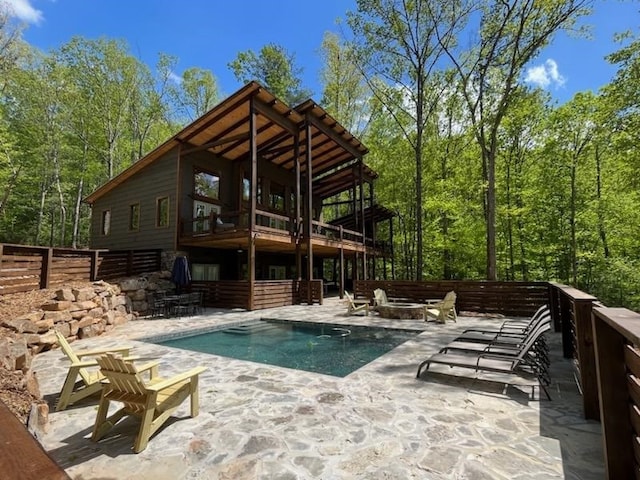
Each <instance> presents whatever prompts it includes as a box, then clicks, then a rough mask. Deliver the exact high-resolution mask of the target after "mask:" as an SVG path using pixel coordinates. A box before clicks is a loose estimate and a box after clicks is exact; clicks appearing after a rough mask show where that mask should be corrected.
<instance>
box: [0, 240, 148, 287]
mask: <svg viewBox="0 0 640 480" xmlns="http://www.w3.org/2000/svg"><path fill="white" fill-rule="evenodd" d="M158 270H160V250H128V251H106V250H88V249H74V248H50V247H39V246H31V245H15V244H7V243H0V295H3V294H9V293H17V292H28V291H31V290H38V289H40V288H49V287H57V286H60V285H64V284H65V283H69V282H73V281H81V280H86V281H93V280H108V279H113V278H117V277H126V276H130V275H138V274H141V273H148V272H155V271H158Z"/></svg>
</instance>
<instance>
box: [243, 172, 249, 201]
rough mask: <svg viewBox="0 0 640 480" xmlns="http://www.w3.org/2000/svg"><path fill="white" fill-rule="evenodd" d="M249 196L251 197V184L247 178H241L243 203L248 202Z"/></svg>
mask: <svg viewBox="0 0 640 480" xmlns="http://www.w3.org/2000/svg"><path fill="white" fill-rule="evenodd" d="M250 195H251V182H250V181H249V179H248V178H247V177H243V178H242V200H243V201H244V202H248V201H249V196H250Z"/></svg>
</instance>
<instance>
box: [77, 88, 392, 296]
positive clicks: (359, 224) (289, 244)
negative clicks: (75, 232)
mask: <svg viewBox="0 0 640 480" xmlns="http://www.w3.org/2000/svg"><path fill="white" fill-rule="evenodd" d="M366 153H367V148H366V147H365V146H364V145H363V144H362V143H361V142H360V141H359V140H358V139H357V138H355V137H354V136H353V135H351V134H350V133H349V132H348V131H347V130H346V129H345V128H344V127H342V126H341V125H340V124H339V123H338V122H336V121H335V120H334V119H333V118H332V117H331V116H330V115H328V114H327V112H325V111H324V110H323V109H322V107H320V106H319V105H317V104H316V103H315V102H313V101H312V100H308V101H306V102H304V103H302V104H300V105H298V106H297V107H295V108H291V107H289V106H287V105H285V104H284V103H282V102H281V101H280V100H278V99H277V98H275V97H274V96H273V95H272V94H271V93H270V92H269V91H268V90H267V89H265V88H264V87H262V86H261V85H260V84H258V83H256V82H251V83H249V84H247V85H245V86H244V87H243V88H241V89H240V90H238V91H237V92H236V93H234V94H233V95H231V96H230V97H228V98H227V99H225V100H224V101H223V102H221V103H220V104H219V105H217V106H216V107H214V108H213V109H212V110H210V111H209V112H208V113H206V114H205V115H203V116H202V117H200V118H198V119H197V120H196V121H194V122H193V123H191V124H190V125H188V126H187V127H185V128H184V129H183V130H182V131H180V132H179V133H177V134H176V135H175V136H173V137H172V138H171V139H169V140H167V141H166V142H165V143H163V144H162V145H160V146H159V147H157V148H156V149H155V150H153V151H152V152H150V153H149V154H147V155H146V156H145V157H143V158H141V159H140V160H139V161H138V162H136V163H135V164H133V165H132V166H131V167H129V168H128V169H127V170H125V171H123V172H122V173H121V174H119V175H118V176H116V177H114V178H113V179H112V180H110V181H109V182H107V183H106V184H104V185H102V186H101V187H100V188H98V189H97V190H96V191H95V192H93V193H92V194H91V195H89V196H88V197H87V198H86V199H85V201H86V202H88V203H89V204H90V205H91V207H92V221H91V247H92V248H107V249H112V250H122V249H127V250H136V249H149V248H157V249H161V250H162V251H163V252H164V254H165V258H166V260H167V265H168V268H169V269H170V268H171V265H170V264H171V262H172V261H173V258H175V257H176V256H178V255H181V256H186V257H187V258H188V260H189V266H190V268H191V274H192V279H193V283H194V285H196V286H197V287H198V288H202V289H204V290H205V291H206V293H207V296H206V298H207V303H208V304H209V305H212V306H213V305H217V306H225V307H229V306H233V307H242V308H248V309H258V308H266V307H270V306H276V305H287V304H292V303H296V302H298V301H300V300H303V301H308V302H312V301H322V295H323V289H325V288H326V285H324V284H323V283H326V282H323V280H329V283H331V284H334V285H336V287H337V288H338V290H339V291H340V293H341V294H342V292H343V291H344V288H345V287H347V288H348V287H349V283H348V282H350V281H352V280H353V279H354V278H360V279H366V278H367V277H369V278H370V277H372V276H373V277H375V276H376V275H383V276H384V278H386V274H387V270H388V268H387V264H386V262H387V259H388V258H392V255H391V250H390V246H391V245H392V235H393V223H392V218H393V213H392V212H391V211H389V210H388V209H386V208H384V207H383V206H381V205H378V204H377V203H376V202H375V197H374V189H373V183H374V180H375V179H376V177H377V174H376V173H375V172H374V171H373V170H372V169H371V168H369V167H368V166H367V165H365V163H364V161H363V157H364V155H365V154H366ZM328 213H333V216H334V217H335V218H333V219H332V220H331V221H327V222H325V221H323V219H324V218H326V216H327V215H328ZM383 222H384V228H382V229H380V228H379V225H380V224H381V223H383ZM387 222H388V223H387ZM379 230H380V231H382V230H384V231H385V233H386V235H385V238H383V239H380V238H377V232H378V231H379ZM381 263H382V265H381ZM380 266H382V267H383V268H382V269H380ZM380 270H382V272H381V271H380Z"/></svg>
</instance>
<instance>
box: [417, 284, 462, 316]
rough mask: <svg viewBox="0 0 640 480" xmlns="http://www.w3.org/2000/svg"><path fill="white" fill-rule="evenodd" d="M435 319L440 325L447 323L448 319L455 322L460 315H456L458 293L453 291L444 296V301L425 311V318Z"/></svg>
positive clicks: (427, 307)
mask: <svg viewBox="0 0 640 480" xmlns="http://www.w3.org/2000/svg"><path fill="white" fill-rule="evenodd" d="M429 317H433V318H435V319H436V320H437V321H438V322H440V323H445V322H446V321H447V319H451V320H453V321H454V322H455V321H456V318H458V315H457V314H456V292H454V291H451V292H449V293H447V294H446V295H445V296H444V299H442V300H441V301H439V302H437V303H432V304H430V305H427V306H426V307H425V309H424V318H425V320H428V319H429Z"/></svg>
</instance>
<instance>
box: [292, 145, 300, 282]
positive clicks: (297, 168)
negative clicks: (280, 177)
mask: <svg viewBox="0 0 640 480" xmlns="http://www.w3.org/2000/svg"><path fill="white" fill-rule="evenodd" d="M293 151H294V157H295V158H294V161H295V164H294V168H295V176H296V187H295V188H296V194H295V197H296V198H295V200H296V211H295V214H296V221H295V228H296V232H295V242H296V278H297V279H298V281H300V280H301V279H302V251H301V248H300V241H301V236H302V212H301V208H300V207H301V205H300V201H301V200H302V192H301V188H300V135H298V134H296V136H295V138H294V144H293Z"/></svg>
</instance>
